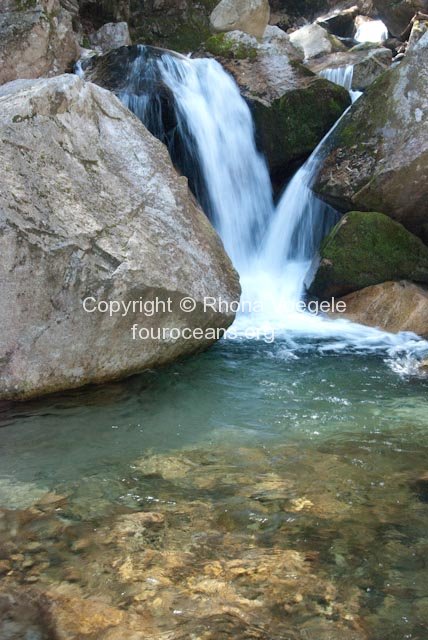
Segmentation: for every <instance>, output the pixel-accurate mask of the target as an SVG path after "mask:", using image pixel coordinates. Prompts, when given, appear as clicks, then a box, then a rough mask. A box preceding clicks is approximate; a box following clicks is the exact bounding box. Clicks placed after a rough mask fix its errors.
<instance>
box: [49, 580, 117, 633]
mask: <svg viewBox="0 0 428 640" xmlns="http://www.w3.org/2000/svg"><path fill="white" fill-rule="evenodd" d="M40 608H41V611H42V615H43V617H44V619H45V620H46V623H47V627H48V628H50V629H52V632H53V634H54V637H55V638H58V639H61V640H62V639H64V640H65V639H67V640H80V638H82V637H85V636H91V635H94V634H97V635H98V636H99V635H100V634H101V633H105V632H106V631H107V630H108V629H109V628H111V627H116V626H118V625H120V624H121V623H122V622H123V620H124V617H125V614H124V612H123V611H120V610H119V609H116V608H115V607H111V606H109V605H108V604H106V603H105V602H102V601H101V600H95V599H85V598H82V597H81V596H80V594H78V593H77V592H76V594H75V593H74V592H73V591H71V590H66V589H61V588H58V589H52V590H49V591H47V592H45V593H44V594H43V595H42V597H41V600H40Z"/></svg>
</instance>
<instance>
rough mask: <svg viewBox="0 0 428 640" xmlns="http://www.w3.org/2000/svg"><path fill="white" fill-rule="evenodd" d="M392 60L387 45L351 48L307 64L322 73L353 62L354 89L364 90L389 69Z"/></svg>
mask: <svg viewBox="0 0 428 640" xmlns="http://www.w3.org/2000/svg"><path fill="white" fill-rule="evenodd" d="M391 61H392V51H391V50H390V49H387V48H385V47H376V46H375V47H374V48H373V49H368V50H367V49H363V50H358V49H355V50H350V51H346V52H340V53H331V54H330V55H328V56H323V57H322V58H315V59H313V60H309V61H308V62H307V66H308V67H309V68H310V69H311V71H313V72H314V73H320V72H321V71H324V70H325V69H335V68H337V67H344V66H347V65H349V64H352V65H353V67H354V70H353V75H352V90H353V91H364V90H365V89H367V87H369V86H370V85H371V84H372V83H373V82H374V81H375V80H376V78H378V77H379V76H380V75H381V74H382V73H383V72H384V71H386V70H387V69H389V67H390V66H391Z"/></svg>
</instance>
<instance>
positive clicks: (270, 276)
mask: <svg viewBox="0 0 428 640" xmlns="http://www.w3.org/2000/svg"><path fill="white" fill-rule="evenodd" d="M353 69H354V68H353V65H348V66H345V67H338V68H336V69H325V70H324V71H323V72H322V75H323V77H325V78H327V79H328V80H330V81H332V82H335V83H336V84H339V85H341V86H343V87H345V88H346V89H348V91H349V92H350V94H351V98H352V100H355V99H356V98H357V97H359V96H360V95H361V94H360V92H356V91H351V87H352V76H353ZM343 115H344V114H343ZM338 122H339V120H338V121H337V122H336V124H335V125H334V127H333V128H332V129H331V130H330V131H329V132H328V133H327V135H326V136H325V137H324V139H323V140H322V141H321V142H320V143H319V145H318V146H317V147H316V149H315V150H314V151H313V152H312V154H311V155H310V156H309V158H308V159H307V160H306V162H305V163H304V164H303V165H302V167H301V168H300V169H299V170H298V171H297V172H296V174H295V175H294V177H293V178H292V179H291V181H290V182H289V184H288V186H287V188H286V189H285V191H284V193H283V194H282V196H281V199H280V201H279V203H278V206H277V208H276V211H275V215H274V216H273V218H272V219H271V223H270V225H269V227H268V229H267V233H266V238H265V242H264V246H263V251H262V253H261V255H260V257H259V258H258V260H257V266H256V269H255V272H253V273H252V274H250V277H247V278H245V279H244V284H245V288H244V293H247V291H248V290H250V291H251V293H250V294H249V295H250V296H251V297H254V296H255V295H258V297H260V293H259V294H257V293H256V292H255V291H254V288H255V287H254V283H255V282H256V283H257V288H258V289H259V292H262V295H263V297H264V301H263V307H264V308H265V309H269V313H270V316H271V320H273V321H274V322H275V324H277V321H278V319H279V318H282V319H284V318H285V317H287V318H288V322H291V321H293V322H294V321H295V320H296V319H297V318H296V316H295V309H296V305H297V303H298V301H299V300H300V299H301V297H302V295H303V293H304V288H305V283H309V281H310V279H311V275H312V273H313V271H314V269H315V267H316V261H314V257H315V256H316V253H317V250H318V248H319V246H320V243H321V241H322V239H323V237H324V236H325V235H326V234H327V233H328V231H329V230H330V229H331V227H332V226H333V225H334V224H335V223H336V222H337V221H338V219H339V215H338V214H337V212H336V211H335V210H334V209H333V208H332V207H330V206H329V205H327V204H326V203H324V202H323V201H322V200H320V199H319V198H317V197H316V195H315V194H314V192H313V191H312V188H311V187H312V183H313V181H314V179H315V177H316V175H317V173H318V170H319V168H320V165H321V163H322V160H323V157H324V152H325V149H326V145H325V143H326V141H327V139H328V138H329V136H330V135H331V133H332V131H333V130H334V128H335V126H337V124H338ZM256 273H258V274H262V275H261V277H262V280H263V284H261V283H260V282H258V280H259V278H260V275H259V276H257V275H256ZM273 282H275V283H276V285H275V286H276V292H275V293H273V291H272V283H273ZM269 283H270V284H269ZM268 296H270V298H271V300H272V299H273V300H274V308H272V303H269V300H268ZM278 300H280V304H279V305H278ZM261 304H262V303H261Z"/></svg>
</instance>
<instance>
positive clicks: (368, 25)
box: [354, 20, 388, 42]
mask: <svg viewBox="0 0 428 640" xmlns="http://www.w3.org/2000/svg"><path fill="white" fill-rule="evenodd" d="M387 38H388V29H387V28H386V26H385V25H384V23H383V22H382V20H366V21H364V22H362V23H361V24H360V26H359V27H358V28H357V31H356V33H355V36H354V39H355V40H356V41H357V42H384V41H385V40H386V39H387Z"/></svg>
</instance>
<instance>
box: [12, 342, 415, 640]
mask: <svg viewBox="0 0 428 640" xmlns="http://www.w3.org/2000/svg"><path fill="white" fill-rule="evenodd" d="M313 346H314V345H312V348H310V349H309V348H308V349H307V351H306V352H305V351H304V350H302V351H299V352H297V353H292V352H290V351H289V350H288V349H287V348H286V347H285V345H284V344H283V345H281V343H277V344H273V345H268V344H264V343H256V342H247V343H243V342H239V341H237V342H227V343H224V342H223V343H219V344H217V345H216V346H215V347H214V348H213V349H211V350H210V351H208V352H206V353H203V354H201V355H198V356H195V357H193V358H190V359H188V360H186V361H183V362H179V363H177V364H175V365H173V366H170V367H168V368H165V369H162V370H158V371H155V372H147V373H145V374H142V375H140V376H135V377H134V378H131V379H129V380H126V381H123V382H120V383H116V384H112V385H107V386H102V387H94V388H87V389H84V390H79V391H75V392H70V393H67V394H61V395H56V396H51V397H49V398H46V399H42V400H38V401H34V402H29V403H25V404H20V405H4V406H2V408H1V414H0V424H1V443H0V448H1V460H2V463H1V471H0V508H1V509H3V510H5V509H6V510H7V509H9V510H10V509H11V510H12V511H11V512H9V511H8V512H7V513H8V514H9V515H7V518H10V517H12V516H10V513H15V514H17V513H26V512H27V511H26V510H29V509H31V508H33V507H34V505H37V504H38V501H40V500H41V499H42V500H43V496H44V495H45V494H46V493H47V492H54V493H55V494H59V495H60V496H63V497H64V500H66V503H65V505H64V504H62V503H61V506H60V507H59V508H55V509H53V510H52V512H51V513H49V514H48V516H47V515H46V510H44V511H43V513H44V515H43V518H47V517H48V518H50V519H51V520H49V522H51V521H52V522H55V523H58V522H61V523H62V524H61V526H62V527H63V526H65V525H64V523H66V526H67V531H71V530H72V531H73V532H74V533H73V536H74V539H76V538H77V539H79V538H81V537H85V538H86V537H87V536H88V535H90V536H95V537H96V536H97V535H100V533H99V532H100V531H103V530H104V528H105V529H108V530H113V531H114V530H115V527H116V526H117V523H118V522H121V520H120V518H122V517H124V516H123V514H124V513H125V514H129V513H130V514H138V513H140V512H141V511H143V512H146V511H150V512H152V511H155V512H156V513H158V514H160V516H161V517H162V518H163V519H166V521H168V523H169V527H168V531H169V534H168V535H166V533H165V530H164V529H162V535H161V533H160V532H159V531H158V530H156V531H154V533H153V535H152V537H150V539H149V540H148V541H147V540H146V541H145V545H146V546H145V549H146V547H147V546H148V547H150V548H153V550H156V553H160V554H161V556H160V557H159V567H164V566H165V557H164V556H163V555H162V554H174V553H175V554H176V553H178V550H181V549H183V548H186V550H187V552H188V553H189V554H190V555H192V554H193V556H192V560H191V563H190V566H187V565H186V572H187V573H186V572H185V578H183V575H184V574H183V575H181V578H180V580H179V581H178V582H176V581H175V580H176V579H177V578H176V573H174V574H171V575H169V574H168V586H165V585H163V584H162V585H160V586H159V587H158V592H156V593H157V598H158V599H157V600H156V598H155V597H154V595H153V593H152V592H150V594H147V593H146V592H145V591H144V590H143V592H142V593H144V594H145V595H144V596H143V595H141V594H140V595H139V596H138V598H139V600H138V602H139V604H141V599H143V601H144V603H145V606H147V607H148V608H149V609H150V608H151V609H150V610H151V611H152V613H153V612H155V613H153V615H154V619H155V621H156V624H155V631H154V632H153V637H154V638H157V637H158V636H157V635H156V633H159V634H162V633H164V632H166V631H168V632H172V631H173V630H174V629H175V628H176V624H177V622H176V618H177V615H178V614H174V613H173V612H174V611H176V610H180V611H181V612H182V613H180V616H181V618H180V624H182V625H184V627H183V628H184V629H185V630H187V631H186V633H187V634H189V635H188V636H186V635H185V636H184V637H191V636H190V634H191V633H194V634H196V635H195V637H197V638H199V637H201V638H202V637H203V638H205V637H207V638H208V637H209V638H211V637H212V638H216V639H217V638H222V637H233V638H241V637H242V638H243V639H244V638H247V637H252V638H253V637H254V638H288V637H290V638H302V639H303V640H306V639H307V638H309V639H311V638H313V639H314V640H321V639H324V638H325V639H327V638H333V639H335V638H356V639H360V638H369V639H370V640H371V639H376V640H378V639H379V638H382V639H383V640H388V639H390V640H395V639H397V640H398V639H400V640H401V639H404V638H411V639H414V640H416V639H420V640H425V639H426V638H427V637H428V607H427V605H428V579H427V575H426V557H427V553H428V533H427V532H428V494H427V495H426V494H425V490H426V486H425V484H424V481H420V482H419V483H418V478H420V477H421V476H423V474H424V473H426V472H427V471H428V428H427V427H428V399H427V398H428V396H427V390H428V380H427V379H426V378H423V377H417V376H409V375H408V376H405V375H401V376H400V375H398V374H397V373H395V372H394V371H393V370H392V369H391V367H390V366H389V364H388V363H387V362H385V361H384V359H383V357H382V356H381V355H379V354H377V355H370V356H364V355H361V354H351V353H349V354H343V353H342V354H341V355H334V354H330V355H326V354H323V355H322V354H320V353H318V352H317V350H316V349H314V348H313ZM427 484H428V483H427ZM184 513H185V516H184V515H183V514H184ZM183 518H184V520H185V524H183V522H184V521H183ZM21 521H22V522H24V524H22V530H21V529H19V534H17V533H16V522H15V521H14V522H15V524H14V525H13V527H12V525H10V530H9V534H10V535H12V533H11V531H12V529H13V531H14V534H13V535H15V536H16V535H18V536H21V537H20V540H21V543H20V544H22V545H24V547H25V544H26V540H28V539H31V540H32V541H33V542H34V531H35V529H34V526H33V525H34V523H33V525H32V528H31V535H30V533H29V529H28V526H29V525H28V523H26V521H25V518H24V519H21V520H20V522H21ZM43 522H45V521H43ZM94 523H96V527H95V528H94ZM45 526H46V525H43V526H40V530H39V529H37V527H36V529H37V531H39V534H37V535H38V536H39V537H38V538H37V540H39V541H41V542H42V544H43V545H45V543H46V544H47V542H46V539H49V540H50V542H49V544H51V545H53V546H54V548H55V554H54V557H55V562H54V563H53V564H54V567H53V565H52V561H51V552H50V551H48V552H47V557H46V555H45V556H44V558H43V561H42V560H41V559H40V558H39V565H38V564H37V562H36V563H35V565H34V564H33V565H32V567H31V568H30V569H25V568H23V567H21V566H20V565H19V566H17V567H16V570H15V571H14V575H13V576H11V577H10V578H8V579H9V580H12V579H13V580H14V581H17V580H18V583H20V584H21V583H22V584H26V581H28V580H29V575H28V571H30V576H33V577H32V578H30V581H34V582H35V584H37V585H39V586H40V585H42V586H43V585H52V584H63V583H67V581H68V580H69V576H70V567H74V569H73V570H76V571H83V573H82V574H79V576H80V577H79V576H78V577H77V578H76V576H74V578H73V584H74V585H76V584H77V585H78V587H79V589H81V591H82V593H83V594H84V596H85V597H87V596H91V595H93V594H94V593H95V594H100V593H103V594H108V597H109V599H110V600H111V601H112V602H113V603H115V604H117V605H118V606H120V607H122V608H123V609H124V610H126V611H127V612H129V611H134V610H135V611H137V609H136V608H135V607H136V606H137V605H136V604H135V601H136V598H137V596H136V595H135V590H136V587H135V585H136V584H138V585H140V587H141V585H143V584H145V582H144V580H145V579H146V578H147V576H146V575H145V573H144V571H145V569H142V568H140V569H139V570H138V571H139V572H140V573H139V574H138V576H137V577H135V576H134V577H133V578H132V579H131V578H129V576H128V577H127V578H126V579H125V578H123V580H119V581H118V579H117V576H116V577H115V578H114V579H113V577H112V576H111V575H109V573H108V572H107V573H106V572H104V573H102V574H100V575H98V573H97V571H95V572H94V570H93V567H94V566H101V565H102V564H103V562H104V561H103V557H104V555H103V554H104V553H105V551H104V550H103V549H104V547H103V548H101V547H99V546H97V544H95V543H94V544H95V550H93V551H92V552H91V553H90V554H87V555H83V556H79V563H78V568H76V561H75V556H74V555H73V554H72V553H71V552H70V544H69V542H67V539H66V538H64V533H63V532H62V533H61V535H57V536H56V537H55V536H54V540H53V539H51V538H52V537H49V535H48V534H46V529H45V528H44V527H45ZM52 526H53V525H52ZM70 527H71V529H70ZM88 531H89V533H88ZM95 532H96V533H95ZM214 534H215V536H216V538H215V540H216V541H215V543H214V542H211V543H210V544H209V545H208V546H207V545H200V544H199V543H198V544H196V543H195V540H200V539H201V536H202V537H204V536H205V537H209V536H213V535H214ZM5 535H6V537H7V535H8V534H5ZM111 544H112V545H116V547H114V548H115V552H114V553H115V554H116V555H117V556H118V557H121V554H123V553H126V554H127V556H126V557H128V556H129V555H130V554H131V557H133V556H132V553H137V550H136V549H134V548H131V547H129V548H128V547H127V546H126V545H128V544H129V545H130V544H131V543H130V542H129V543H128V542H127V543H126V544H125V547H123V544H124V543H123V541H122V542H120V544H119V543H117V542H115V541H113V542H111ZM121 545H122V546H121ZM249 549H251V550H252V551H251V553H253V554H254V553H257V554H259V556H257V557H256V558H255V559H254V558H252V559H249V558H248V557H247V556H248V552H249ZM291 551H292V552H297V553H298V554H301V555H300V556H299V557H301V558H306V560H305V562H303V560H302V564H301V565H298V567H297V568H296V569H295V573H296V576H295V578H294V579H295V581H296V585H297V586H296V587H295V590H296V589H297V592H298V593H301V596H302V600H301V601H300V595H299V598H298V599H297V600H298V601H295V600H293V599H292V598H291V596H290V595H287V598H288V600H287V603H285V604H284V603H280V601H281V598H283V597H285V596H283V595H281V594H287V593H288V591H287V589H288V588H289V586H287V585H288V582H287V580H289V577H287V576H288V574H287V571H286V569H285V568H284V569H283V570H282V569H281V567H282V565H281V562H282V560H281V558H283V559H284V558H285V560H284V562H285V563H286V562H289V556H288V555H287V554H290V552H291ZM28 553H30V551H28ZM109 553H111V551H110V552H109ZM138 553H139V554H141V550H140V551H138ZM272 554H274V557H275V558H277V560H275V566H278V567H279V569H278V571H279V574H278V575H277V576H276V577H275V580H274V579H273V578H272V579H270V578H269V576H268V577H267V579H266V576H264V577H263V580H262V578H261V575H259V573H257V571H258V569H257V571H256V569H255V568H254V567H253V565H251V562H254V563H255V564H256V565H257V567H260V566H262V565H263V563H265V564H266V567H268V569H267V571H268V572H271V571H272V569H271V568H270V569H269V567H271V565H270V564H269V563H270V562H272ZM275 554H276V555H275ZM278 554H279V555H278ZM281 554H282V555H281ZM284 554H285V555H284ZM305 554H306V555H305ZM30 555H31V553H30ZM138 557H139V556H138ZM168 557H170V555H168ZM308 558H309V560H308ZM287 559H288V560H287ZM232 561H233V562H235V563H236V562H241V563H242V562H244V563H247V564H248V563H250V565H251V567H253V568H252V569H251V570H250V569H248V567H247V568H246V573H245V576H246V577H245V576H244V577H241V578H239V582H236V580H235V577H234V575H233V574H230V575H229V574H227V571H232V569H230V566H232V565H230V563H231V562H232ZM213 562H217V563H218V562H220V564H221V566H222V569H221V571H223V572H226V573H225V574H224V575H223V574H222V575H223V578H221V579H220V578H219V576H218V575H217V574H218V573H219V572H220V569H218V567H217V569H215V568H213V566H212V563H213ZM227 563H229V564H227ZM305 563H306V564H305ZM308 563H309V564H310V567H311V573H310V574H309V576H308V575H307V568H306V567H307V566H308ZM18 564H19V563H18ZM229 565H230V566H229ZM85 566H87V567H89V566H91V567H92V569H91V572H92V573H93V574H94V577H93V578H91V579H89V578H88V577H87V575H86V573H87V572H85ZM285 566H286V564H285V565H284V567H285ZM35 567H36V568H35ZM37 567H38V569H37ZM225 567H226V568H225ZM36 569H37V570H36ZM152 570H153V567H152V568H151V571H152ZM159 570H160V569H159ZM110 571H111V569H110ZM135 571H136V570H135ZM163 571H164V570H163ZM165 571H166V570H165ZM183 571H184V569H183ZM281 571H282V573H281ZM31 572H32V573H31ZM210 572H212V573H213V576H214V575H215V578H214V577H212V578H210V579H212V580H213V581H214V582H215V581H217V583H218V585H217V587H215V588H216V589H217V591H216V596H215V598H214V600H215V606H214V604H213V601H212V598H213V597H214V596H213V595H212V594H211V595H210V596H209V598H208V602H211V605H210V606H212V607H214V609H216V607H217V609H218V611H217V614H216V615H217V617H216V620H217V622H215V621H213V620H211V622H209V623H208V622H207V618H206V616H207V615H208V613H207V611H206V610H205V609H204V606H203V603H204V602H205V599H206V598H207V595H206V593H204V592H203V589H204V588H205V586H203V585H202V586H201V585H199V586H198V589H197V590H196V591H195V580H197V579H199V577H200V576H201V574H203V575H205V574H207V573H208V574H209V575H211V574H210ZM95 576H96V577H95ZM198 576H199V577H198ZM225 576H226V577H225ZM227 576H228V577H227ZM309 578H310V579H309ZM129 580H130V582H129ZM165 580H166V578H165ZM210 584H211V583H210ZM204 585H205V583H204ZM219 585H220V586H219ZM225 585H227V588H226V586H225ZM275 585H277V586H275ZM314 585H315V586H316V589H315V586H314ZM320 585H321V586H320ZM140 587H139V588H140ZM211 587H212V585H211ZM211 587H210V588H211ZM232 587H233V588H234V589H235V591H233V592H231V591H230V589H231V588H232ZM141 588H142V587H141ZM212 588H214V587H212ZM293 589H294V587H293ZM314 589H315V592H314ZM317 589H318V590H320V589H321V591H322V594H321V595H320V594H319V593H318V591H317ZM165 590H166V591H165ZM192 590H193V591H192ZM201 590H202V591H201ZM253 591H254V593H253ZM124 593H125V594H127V598H125V603H124V597H123V594H124ZM201 593H202V595H201ZM237 593H238V594H239V598H238V595H236V594H237ZM249 593H251V594H252V595H251V597H250V596H249V595H248V594H249ZM119 594H121V595H120V597H119ZM166 594H167V595H166ZM244 594H246V596H245V597H246V599H244V597H243V595H244ZM263 594H264V595H265V600H263ZM317 594H318V595H317ZM326 594H327V595H326ZM293 597H294V596H293ZM204 598H205V599H204ZM234 598H235V600H234ZM251 598H253V599H254V598H255V599H256V600H257V602H259V601H260V604H259V605H258V606H259V609H258V622H257V625H256V627H257V629H258V631H257V633H256V631H254V629H253V627H251V628H252V629H253V631H252V633H253V632H254V635H248V633H249V631H248V626H246V625H247V623H246V622H245V620H246V617H245V615H247V614H246V613H245V612H246V611H247V609H248V607H249V605H248V601H249V600H251ZM290 598H291V600H290ZM159 602H161V603H163V604H159ZM195 602H197V603H198V606H197V610H195V606H196V605H195ZM231 602H233V606H234V607H235V609H236V611H239V616H238V618H239V619H237V620H234V622H233V624H232V623H231V624H232V626H231V627H230V629H229V631H228V632H227V633H226V632H225V633H226V635H224V636H223V635H221V634H222V633H223V631H221V629H223V626H222V625H224V624H225V620H224V616H225V615H226V613H225V607H226V606H229V605H230V606H232V605H231V604H230V603H231ZM154 603H156V604H154ZM171 603H173V604H174V606H173V604H171ZM190 603H192V606H191V607H190ZM227 603H229V604H227ZM171 607H172V609H171ZM198 607H199V608H198ZM235 609H234V611H235ZM284 611H285V612H286V614H285V613H284ZM186 612H187V613H186ZM229 613H230V612H229ZM229 613H228V614H227V615H229ZM244 614H245V615H244ZM186 615H187V617H186ZM234 615H235V614H234ZM248 615H249V613H248ZM284 616H285V617H284ZM183 620H184V621H183ZM248 624H249V623H248ZM252 624H253V623H251V625H252ZM284 625H285V626H284ZM180 628H181V627H180ZM228 628H229V627H228ZM201 629H202V630H204V629H205V630H207V629H214V631H212V633H213V635H212V636H210V635H203V633H202V631H201ZM215 630H217V631H215ZM198 633H199V634H200V635H197V634H198ZM207 633H208V631H207ZM287 633H288V634H291V635H286V634H287ZM227 634H229V635H227ZM246 634H247V635H246ZM257 634H258V635H257ZM293 634H294V635H293ZM150 637H152V636H150ZM159 637H161V635H159ZM171 637H182V636H178V635H177V636H174V635H173V636H171Z"/></svg>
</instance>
